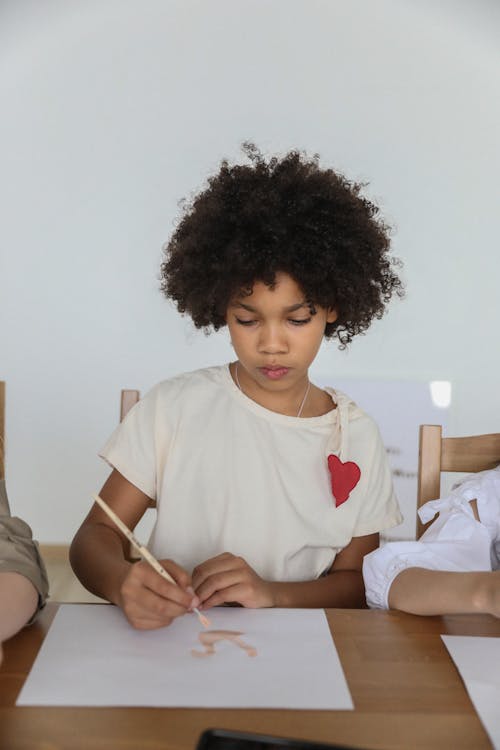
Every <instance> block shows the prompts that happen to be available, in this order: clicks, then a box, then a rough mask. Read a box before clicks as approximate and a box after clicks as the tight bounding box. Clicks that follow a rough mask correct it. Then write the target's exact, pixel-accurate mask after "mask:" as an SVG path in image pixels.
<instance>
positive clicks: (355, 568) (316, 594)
mask: <svg viewBox="0 0 500 750" xmlns="http://www.w3.org/2000/svg"><path fill="white" fill-rule="evenodd" d="M378 540H379V537H378V534H369V535H367V536H362V537H355V538H353V539H352V540H351V542H350V543H349V544H348V545H347V547H345V548H344V549H343V550H342V551H341V552H339V554H338V555H337V556H336V558H335V561H334V563H333V565H332V567H331V569H330V571H329V573H328V575H326V576H323V577H322V578H318V579H316V580H314V581H300V582H294V583H281V582H274V581H264V580H262V578H260V577H259V576H258V575H257V574H256V573H255V571H254V570H253V569H252V568H251V567H250V566H249V565H248V564H247V563H246V562H245V560H243V559H242V558H240V557H236V556H235V555H231V554H229V553H224V554H223V555H218V556H217V557H214V558H212V559H211V560H207V561H206V562H204V563H202V564H201V565H198V566H197V567H196V568H195V569H194V571H193V587H194V590H195V592H196V594H197V596H198V597H199V599H200V601H201V603H202V604H201V607H200V608H201V609H208V608H209V607H213V606H217V605H218V604H224V603H229V602H231V603H234V602H237V603H238V604H241V605H242V606H244V607H254V608H255V607H313V608H314V607H347V608H349V607H354V608H358V607H366V600H365V587H364V583H363V575H362V572H361V571H362V564H363V557H364V556H365V555H366V554H368V553H369V552H372V551H373V550H374V549H375V548H376V547H377V546H378Z"/></svg>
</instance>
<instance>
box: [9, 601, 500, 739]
mask: <svg viewBox="0 0 500 750" xmlns="http://www.w3.org/2000/svg"><path fill="white" fill-rule="evenodd" d="M96 606H100V605H96ZM56 610H57V605H55V604H49V605H48V606H47V608H46V609H45V611H44V612H43V613H42V616H41V618H40V619H39V621H38V622H37V623H36V624H35V625H32V626H31V627H29V628H26V629H25V630H24V631H22V632H21V633H19V634H18V635H17V636H15V638H12V639H11V640H10V641H8V642H7V643H6V644H5V646H4V652H5V654H4V663H3V665H2V667H1V668H0V748H2V750H20V749H21V748H22V749H23V750H73V749H77V750H78V749H80V748H81V750H94V749H95V750H125V749H126V750H160V748H162V749H164V748H165V749H166V748H168V749H169V750H187V749H189V750H193V748H194V747H195V746H196V742H197V739H198V737H199V735H200V734H201V732H202V731H203V730H204V729H206V728H207V727H219V728H220V727H222V728H227V729H240V730H246V731H255V732H261V733H264V734H266V733H268V734H274V735H283V736H288V737H295V738H303V739H310V740H317V741H323V742H331V743H339V744H346V745H350V746H352V747H355V748H369V749H371V750H374V749H375V748H383V750H391V749H392V748H401V749H403V748H404V750H409V749H411V750H414V749H415V750H416V749H417V748H426V749H427V748H439V750H448V748H450V749H451V748H452V749H453V750H460V748H463V749H464V750H465V748H467V750H480V749H481V748H490V747H491V745H490V743H489V740H488V737H487V735H486V733H485V731H484V729H483V727H482V725H481V723H480V721H479V718H478V717H477V715H476V713H475V711H474V708H473V706H472V704H471V702H470V700H469V698H468V695H467V692H466V690H465V687H464V685H463V683H462V681H461V679H460V676H459V674H458V672H457V670H456V668H455V666H454V664H453V662H452V660H451V658H450V657H449V655H448V652H447V650H446V648H445V646H444V644H443V643H442V641H441V639H440V637H439V636H440V634H445V633H447V634H452V635H482V636H496V637H500V620H497V619H495V618H493V617H490V616H487V615H484V616H483V615H455V616H453V617H425V618H424V617H416V616H413V615H405V614H402V613H400V612H378V611H367V610H327V616H328V621H329V624H330V627H331V630H332V633H333V636H334V639H335V643H336V645H337V649H338V652H339V654H340V659H341V661H342V665H343V668H344V671H345V674H346V678H347V682H348V684H349V688H350V690H351V694H352V698H353V701H354V705H355V710H354V711H295V710H294V711H283V710H269V709H267V710H239V709H238V710H236V709H228V710H219V709H216V710H214V709H210V710H207V709H205V710H200V709H158V708H44V707H41V708H32V707H29V708H24V707H23V708H17V707H15V705H14V704H15V700H16V698H17V695H18V693H19V691H20V689H21V687H22V685H23V683H24V681H25V679H26V676H27V674H28V672H29V669H30V667H31V664H32V663H33V660H34V657H35V655H36V653H37V652H38V649H39V647H40V644H41V643H42V640H43V638H44V635H45V633H46V632H47V628H48V626H49V624H50V622H51V620H52V618H53V616H54V614H55V612H56ZM497 666H498V665H497ZM75 679H77V675H75Z"/></svg>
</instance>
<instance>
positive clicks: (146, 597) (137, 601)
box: [123, 587, 187, 624]
mask: <svg viewBox="0 0 500 750" xmlns="http://www.w3.org/2000/svg"><path fill="white" fill-rule="evenodd" d="M123 609H124V611H125V613H126V615H127V617H129V618H136V619H137V618H142V619H153V620H158V621H159V622H160V623H163V624H165V623H166V622H167V621H171V620H172V619H173V618H174V617H180V616H181V615H184V614H186V612H187V608H186V607H183V606H179V605H178V604H176V603H175V602H172V600H170V599H166V598H164V597H163V596H158V594H156V593H154V592H153V591H151V590H150V589H147V588H144V587H143V588H139V589H137V588H133V589H132V590H131V591H124V606H123Z"/></svg>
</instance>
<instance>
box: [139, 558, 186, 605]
mask: <svg viewBox="0 0 500 750" xmlns="http://www.w3.org/2000/svg"><path fill="white" fill-rule="evenodd" d="M134 568H136V570H135V571H133V573H132V574H131V580H132V581H133V582H135V583H137V584H138V585H139V586H141V587H144V588H148V589H150V591H152V592H154V593H155V594H157V595H158V596H161V597H163V598H164V599H169V600H170V601H172V602H176V603H177V604H178V605H179V606H181V607H184V608H185V609H189V608H190V607H196V606H197V604H196V603H193V599H194V595H193V593H192V592H191V593H190V592H188V591H185V590H184V589H183V588H181V587H180V586H178V585H177V584H176V583H171V582H170V581H167V580H166V579H165V578H163V576H161V575H160V574H159V573H157V572H156V570H154V568H152V567H151V566H150V565H149V564H148V563H144V562H139V563H136V564H135V565H134Z"/></svg>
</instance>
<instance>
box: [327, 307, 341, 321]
mask: <svg viewBox="0 0 500 750" xmlns="http://www.w3.org/2000/svg"><path fill="white" fill-rule="evenodd" d="M338 317H339V316H338V313H337V310H336V309H335V308H334V307H329V308H328V310H327V312H326V322H327V323H335V321H336V320H337V318H338Z"/></svg>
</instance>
